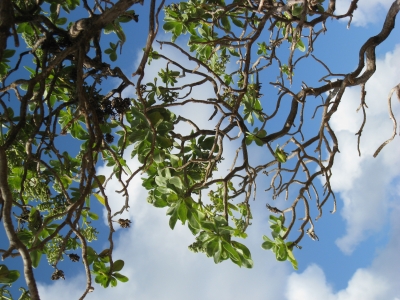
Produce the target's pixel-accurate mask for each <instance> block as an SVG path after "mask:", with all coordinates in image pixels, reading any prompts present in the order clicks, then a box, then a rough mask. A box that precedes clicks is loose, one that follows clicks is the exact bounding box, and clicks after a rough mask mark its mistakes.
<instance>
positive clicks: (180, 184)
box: [168, 176, 183, 189]
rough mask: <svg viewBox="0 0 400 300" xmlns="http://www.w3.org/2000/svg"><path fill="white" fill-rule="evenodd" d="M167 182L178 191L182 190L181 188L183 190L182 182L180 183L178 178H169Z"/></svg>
mask: <svg viewBox="0 0 400 300" xmlns="http://www.w3.org/2000/svg"><path fill="white" fill-rule="evenodd" d="M168 182H169V183H170V184H173V185H174V186H176V187H177V188H178V189H182V188H183V184H182V181H181V179H180V178H179V177H178V176H174V177H171V178H170V179H169V180H168Z"/></svg>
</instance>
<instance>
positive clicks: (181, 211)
mask: <svg viewBox="0 0 400 300" xmlns="http://www.w3.org/2000/svg"><path fill="white" fill-rule="evenodd" d="M187 211H188V210H187V207H186V203H185V201H182V202H181V203H180V205H179V207H178V217H179V219H180V220H181V221H182V224H185V222H186V220H187Z"/></svg>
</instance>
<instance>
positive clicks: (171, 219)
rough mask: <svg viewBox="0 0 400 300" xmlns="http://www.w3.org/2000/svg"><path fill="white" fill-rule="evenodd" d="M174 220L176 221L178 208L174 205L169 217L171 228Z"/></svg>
mask: <svg viewBox="0 0 400 300" xmlns="http://www.w3.org/2000/svg"><path fill="white" fill-rule="evenodd" d="M176 221H178V210H177V209H176V207H174V210H173V213H172V215H171V218H170V219H169V227H170V228H171V229H172V230H173V229H174V228H175V225H176Z"/></svg>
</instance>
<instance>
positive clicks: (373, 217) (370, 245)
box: [38, 0, 400, 300]
mask: <svg viewBox="0 0 400 300" xmlns="http://www.w3.org/2000/svg"><path fill="white" fill-rule="evenodd" d="M349 2H350V1H344V0H343V1H338V4H337V9H338V11H339V12H341V11H342V12H343V10H344V8H347V7H348V3H349ZM391 2H392V1H360V3H359V9H358V10H357V11H356V13H355V15H354V19H353V22H352V24H351V28H350V30H348V29H346V26H347V20H345V21H344V22H339V23H338V22H331V21H328V22H327V27H328V32H327V33H326V35H325V36H323V37H321V38H320V39H319V42H318V43H317V44H316V46H315V52H314V54H315V55H316V56H317V57H318V58H320V59H323V60H324V61H325V62H326V63H327V64H328V65H329V66H330V67H331V70H332V71H333V72H337V73H345V72H349V71H351V70H353V69H354V68H355V66H356V64H357V60H358V51H359V47H360V45H362V43H363V42H364V41H365V40H366V38H368V37H370V36H371V35H374V34H376V33H378V32H379V30H380V28H381V24H382V22H383V18H384V15H385V11H386V10H387V9H388V7H389V5H390V4H391ZM145 5H146V4H145ZM133 9H135V10H136V11H137V13H139V15H140V20H139V25H141V24H143V28H147V17H146V16H147V15H146V14H145V13H141V11H140V10H142V9H143V10H146V8H145V7H143V8H139V7H137V6H135V7H133ZM132 26H135V25H132ZM136 28H138V26H135V32H134V34H135V35H136V34H137V32H136ZM126 34H127V37H128V43H129V42H130V39H129V35H130V32H126ZM141 34H142V36H141V37H140V38H137V37H135V42H132V44H129V45H125V46H124V49H123V50H124V55H123V56H122V59H123V60H122V63H121V61H118V63H119V64H120V65H121V66H122V69H123V70H124V71H126V73H127V74H131V73H133V72H134V71H135V70H136V66H137V65H138V62H139V60H140V55H141V53H142V50H141V49H142V48H143V44H141V43H140V41H144V40H145V39H146V34H147V32H145V31H144V32H143V33H141ZM398 36H399V30H398V28H396V29H395V30H394V31H393V32H392V35H391V37H390V38H389V39H388V41H386V42H385V43H384V45H382V46H380V47H378V50H377V54H378V62H377V71H376V73H375V74H374V76H373V77H372V78H371V80H370V81H369V83H368V84H367V97H366V102H367V105H368V107H369V108H368V109H367V124H366V127H365V129H364V132H363V135H362V141H361V151H362V156H361V157H359V156H358V152H357V137H356V136H355V133H356V132H357V131H358V128H359V126H360V124H361V123H362V115H361V113H356V109H357V107H358V106H359V103H360V89H359V88H352V89H348V90H347V91H346V93H345V95H344V97H343V99H342V103H341V105H340V107H339V110H338V112H337V113H336V115H335V117H334V118H333V119H332V121H331V125H332V127H333V129H334V130H335V131H336V132H337V136H338V139H339V149H340V152H341V153H340V154H338V155H337V157H336V159H335V166H334V169H333V173H334V175H333V177H332V180H331V181H332V186H333V189H334V190H335V191H336V192H337V194H336V195H337V199H338V211H337V212H336V214H333V215H331V214H329V212H328V211H329V210H331V208H330V207H329V205H331V203H328V204H327V208H326V209H325V212H324V216H323V218H321V219H320V220H319V221H318V222H316V226H317V227H316V232H317V234H318V236H319V238H320V241H319V242H316V241H312V240H311V239H309V238H308V237H306V238H304V239H303V241H302V243H301V245H302V246H303V249H302V250H297V251H296V252H295V255H296V258H297V260H298V262H299V270H298V271H294V270H293V269H292V267H291V265H290V264H289V263H279V262H277V261H276V260H275V257H274V256H273V254H272V252H267V251H265V250H263V249H261V247H260V244H261V243H262V239H261V237H262V235H264V234H268V233H269V226H268V222H267V221H268V220H267V218H268V212H267V210H266V209H265V203H266V202H267V201H269V200H268V199H270V198H271V194H270V193H268V192H263V190H264V186H265V185H266V186H268V184H269V183H268V181H267V180H268V179H265V178H261V177H262V176H260V182H258V184H259V190H258V192H257V199H256V201H254V202H252V203H251V205H252V208H253V218H254V219H253V225H252V226H251V227H250V228H249V231H248V234H249V237H248V238H247V239H246V240H244V241H243V242H244V243H245V244H246V245H247V246H248V248H249V249H250V250H251V251H252V256H253V259H254V263H255V266H254V268H253V269H251V270H249V269H240V268H238V267H237V266H236V265H234V264H232V263H230V262H227V261H226V262H224V263H222V264H218V265H215V264H214V262H213V260H212V259H208V258H206V257H205V256H204V255H203V254H193V253H192V252H190V251H189V250H188V249H187V246H188V245H189V244H191V243H193V241H194V239H193V236H192V234H191V233H190V231H188V230H187V228H186V227H184V226H180V225H177V226H176V228H175V230H173V231H172V230H170V228H169V226H168V218H167V217H166V216H165V210H164V209H156V208H154V207H153V206H151V205H149V204H148V203H147V201H146V197H147V195H146V191H145V190H144V189H143V188H141V180H140V178H139V177H138V178H136V179H135V180H134V181H133V182H132V184H131V186H130V191H131V204H130V206H131V208H130V211H129V212H128V213H125V215H124V217H127V218H130V219H131V220H132V222H133V224H132V227H131V228H130V229H127V230H118V232H117V234H116V235H115V252H114V256H115V257H117V258H121V259H123V260H124V261H125V267H124V269H123V270H122V271H121V273H122V274H124V275H126V276H128V277H129V279H130V280H129V282H128V283H125V284H121V283H120V284H118V286H117V287H116V288H108V289H103V288H102V287H100V286H98V285H96V286H95V292H94V293H92V294H89V295H88V296H87V299H118V297H124V298H128V299H141V300H145V299H174V300H181V299H182V300H183V299H193V300H197V299H199V300H200V299H222V300H225V299H243V298H246V299H266V300H269V299H288V300H301V299H307V300H313V299H316V300H319V299H324V300H356V299H363V300H368V299H371V300H375V299H388V300H400V287H399V284H398V282H400V262H399V260H398V259H397V256H398V254H399V253H400V235H399V232H400V220H399V218H398V216H399V214H400V202H399V198H400V180H399V179H400V176H399V175H400V168H399V165H400V155H399V150H398V149H399V147H400V139H399V138H398V137H396V139H395V140H394V141H393V142H392V143H391V144H389V145H388V146H387V147H385V148H384V150H383V151H382V152H381V153H380V155H379V156H378V157H377V158H373V157H372V155H373V153H374V152H375V150H376V149H377V148H378V147H379V145H380V144H381V143H382V142H383V141H384V140H386V139H387V138H389V137H390V135H391V133H392V122H391V120H390V119H389V116H388V109H387V98H388V95H389V92H390V90H391V89H392V88H393V87H394V86H395V85H397V84H398V83H399V79H400V68H399V66H400V41H399V40H398ZM396 37H397V38H396ZM159 38H160V39H164V40H168V39H169V37H168V36H166V35H164V34H163V32H162V30H160V37H159ZM164 51H166V52H167V53H168V54H169V55H171V56H173V57H175V59H181V58H180V57H179V55H178V54H176V53H173V52H169V51H170V50H168V49H167V48H165V49H164ZM160 67H164V65H163V66H160V65H158V64H157V63H153V64H152V65H151V66H149V67H148V68H146V78H145V81H144V82H147V81H152V79H153V78H154V77H155V76H156V74H157V71H158V70H159V68H160ZM317 71H318V72H321V71H323V70H321V68H320V67H318V66H317V65H315V66H313V68H310V67H308V66H307V65H304V66H301V65H300V66H299V68H298V69H296V70H295V77H296V79H297V78H298V79H299V82H301V81H302V80H303V79H304V78H307V80H308V78H310V77H313V76H314V75H315V74H314V73H315V72H317ZM321 74H322V75H321V76H323V75H325V73H321ZM318 76H319V75H316V76H315V78H317V77H318ZM321 76H319V77H321ZM319 77H318V78H319ZM271 81H273V80H271ZM196 93H197V95H198V97H199V98H203V99H206V98H207V97H208V94H207V93H208V91H207V89H204V88H202V89H201V90H199V91H196ZM132 96H134V95H133V94H132ZM210 96H212V94H210ZM393 109H394V113H395V115H396V116H399V115H400V105H399V103H398V102H397V100H395V99H394V100H393ZM193 111H194V112H195V115H194V116H193V118H194V119H195V120H197V121H198V123H200V124H202V125H204V126H206V127H207V126H209V127H211V128H212V123H209V122H208V121H207V119H208V117H209V111H205V110H204V109H203V108H201V107H195V106H194V107H193ZM177 113H179V110H177ZM182 130H184V129H183V128H182ZM234 150H235V149H233V150H232V151H231V153H230V154H228V155H227V156H228V157H229V155H231V157H233V153H234ZM252 150H254V155H252V159H255V160H256V159H258V158H260V159H261V158H262V156H263V149H262V148H257V147H254V148H253V149H252ZM228 151H229V150H228ZM126 159H127V160H128V165H129V166H130V167H131V169H134V168H135V166H137V162H136V161H134V160H130V155H129V154H128V155H127V157H126ZM230 164H231V161H230V160H229V159H226V160H225V162H224V163H223V164H222V165H221V166H220V167H219V168H220V170H221V172H222V171H223V170H224V169H227V168H229V167H230ZM98 171H99V172H100V173H102V174H110V170H108V169H107V168H105V167H99V169H98ZM262 184H264V186H263V185H262ZM118 188H119V187H118V186H117V184H116V183H115V182H110V184H109V185H108V187H107V191H108V193H110V195H114V196H112V197H109V198H110V199H113V202H112V203H111V207H112V209H113V210H114V211H117V210H119V209H120V207H121V204H122V201H123V199H120V198H121V197H120V196H119V194H117V193H115V190H116V189H118ZM279 201H281V202H282V200H279V199H278V201H277V202H278V206H279V205H280V202H279ZM269 203H270V202H269ZM98 222H101V221H98ZM99 226H102V224H99ZM103 228H104V227H103ZM101 238H104V240H102V239H101V240H99V241H98V242H97V244H98V245H102V243H104V247H106V244H105V243H106V237H105V235H104V236H101ZM76 270H77V268H74V269H69V270H67V271H66V278H67V280H65V281H62V280H60V281H57V282H51V283H50V284H49V283H48V282H47V281H46V282H45V281H40V279H39V288H40V293H41V295H42V299H60V300H62V299H78V298H79V297H80V295H81V291H82V290H83V289H84V283H85V276H84V273H83V268H82V269H81V270H80V271H79V272H77V271H76ZM38 275H39V274H38ZM39 278H41V276H40V275H39ZM46 278H48V276H46Z"/></svg>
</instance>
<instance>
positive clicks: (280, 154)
mask: <svg viewBox="0 0 400 300" xmlns="http://www.w3.org/2000/svg"><path fill="white" fill-rule="evenodd" d="M274 155H275V158H276V159H277V161H279V162H280V163H285V162H286V161H287V154H286V152H284V151H283V150H282V149H281V148H279V145H277V146H276V149H275V153H274Z"/></svg>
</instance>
